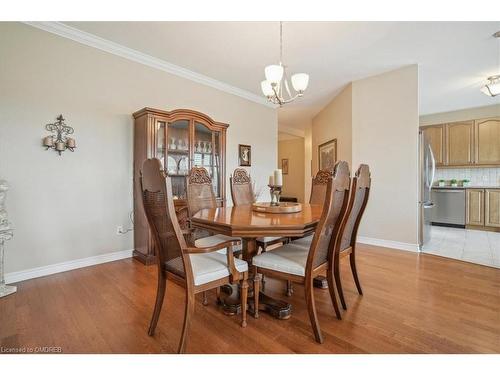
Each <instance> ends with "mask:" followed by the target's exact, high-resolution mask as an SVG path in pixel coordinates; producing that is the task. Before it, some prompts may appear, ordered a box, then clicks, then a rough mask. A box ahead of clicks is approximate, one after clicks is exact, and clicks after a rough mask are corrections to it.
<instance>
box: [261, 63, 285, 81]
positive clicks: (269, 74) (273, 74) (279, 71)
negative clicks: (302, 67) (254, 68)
mask: <svg viewBox="0 0 500 375" xmlns="http://www.w3.org/2000/svg"><path fill="white" fill-rule="evenodd" d="M283 71H284V70H283V66H282V65H268V66H266V68H265V69H264V73H265V75H266V80H267V81H268V82H269V83H270V84H271V86H276V85H278V84H279V83H280V82H281V79H282V78H283Z"/></svg>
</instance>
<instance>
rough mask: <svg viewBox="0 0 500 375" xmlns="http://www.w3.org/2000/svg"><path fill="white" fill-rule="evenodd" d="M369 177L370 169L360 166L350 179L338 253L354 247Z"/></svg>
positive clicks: (368, 191)
mask: <svg viewBox="0 0 500 375" xmlns="http://www.w3.org/2000/svg"><path fill="white" fill-rule="evenodd" d="M370 185H371V176H370V167H369V166H368V165H366V164H361V165H360V166H359V168H358V170H357V171H356V174H355V176H354V178H353V179H352V186H351V193H350V197H349V206H348V209H347V213H346V217H345V223H344V227H343V230H342V232H343V233H342V241H341V243H340V249H339V250H340V251H342V250H345V249H347V248H349V247H351V246H354V244H355V242H356V235H357V233H358V228H359V224H360V222H361V218H362V216H363V213H364V212H365V208H366V204H367V203H368V196H369V193H370Z"/></svg>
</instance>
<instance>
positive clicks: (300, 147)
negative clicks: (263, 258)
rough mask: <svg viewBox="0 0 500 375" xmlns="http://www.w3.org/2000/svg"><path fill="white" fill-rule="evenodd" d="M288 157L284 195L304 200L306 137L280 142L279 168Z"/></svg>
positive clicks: (284, 179) (284, 177) (284, 176)
mask: <svg viewBox="0 0 500 375" xmlns="http://www.w3.org/2000/svg"><path fill="white" fill-rule="evenodd" d="M283 159H288V174H286V175H285V174H284V175H283V192H282V194H283V195H286V196H290V197H296V198H297V199H298V200H299V202H304V138H297V139H293V140H286V141H280V142H278V168H281V161H282V160H283Z"/></svg>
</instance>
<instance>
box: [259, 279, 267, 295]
mask: <svg viewBox="0 0 500 375" xmlns="http://www.w3.org/2000/svg"><path fill="white" fill-rule="evenodd" d="M261 285H262V286H261V288H260V289H261V290H262V291H263V292H264V291H265V290H266V277H265V276H264V275H262V276H261Z"/></svg>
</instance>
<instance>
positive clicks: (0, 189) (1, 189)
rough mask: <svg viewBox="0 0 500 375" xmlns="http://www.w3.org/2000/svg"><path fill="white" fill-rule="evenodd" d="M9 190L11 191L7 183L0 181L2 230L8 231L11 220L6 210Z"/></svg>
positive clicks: (0, 220) (0, 226)
mask: <svg viewBox="0 0 500 375" xmlns="http://www.w3.org/2000/svg"><path fill="white" fill-rule="evenodd" d="M7 190H9V184H8V183H7V181H5V180H0V230H7V229H9V228H10V226H9V218H8V217H7V210H6V208H5V200H6V198H7Z"/></svg>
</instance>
